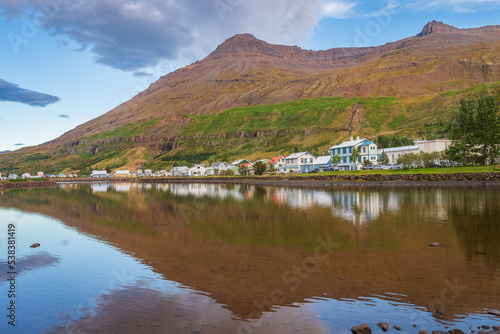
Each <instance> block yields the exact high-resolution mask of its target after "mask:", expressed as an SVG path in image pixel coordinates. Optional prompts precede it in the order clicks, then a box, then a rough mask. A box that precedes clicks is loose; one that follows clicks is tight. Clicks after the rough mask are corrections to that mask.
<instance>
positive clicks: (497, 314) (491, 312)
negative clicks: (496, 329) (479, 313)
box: [488, 311, 500, 317]
mask: <svg viewBox="0 0 500 334" xmlns="http://www.w3.org/2000/svg"><path fill="white" fill-rule="evenodd" d="M488 313H489V314H493V315H496V316H499V317H500V312H499V311H488Z"/></svg>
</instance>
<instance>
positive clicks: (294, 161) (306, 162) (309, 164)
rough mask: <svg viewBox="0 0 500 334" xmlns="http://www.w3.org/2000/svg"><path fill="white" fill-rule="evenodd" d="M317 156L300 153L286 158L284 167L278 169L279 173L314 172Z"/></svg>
mask: <svg viewBox="0 0 500 334" xmlns="http://www.w3.org/2000/svg"><path fill="white" fill-rule="evenodd" d="M315 159H316V156H315V155H313V154H311V153H309V152H299V153H294V154H292V155H289V156H288V157H286V158H285V164H284V166H281V167H279V168H278V173H285V174H287V173H306V172H309V171H311V170H313V163H314V160H315Z"/></svg>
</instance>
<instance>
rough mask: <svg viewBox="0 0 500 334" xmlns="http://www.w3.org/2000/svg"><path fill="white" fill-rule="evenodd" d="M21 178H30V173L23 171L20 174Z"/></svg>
mask: <svg viewBox="0 0 500 334" xmlns="http://www.w3.org/2000/svg"><path fill="white" fill-rule="evenodd" d="M21 178H22V179H31V174H30V173H24V174H23V175H21Z"/></svg>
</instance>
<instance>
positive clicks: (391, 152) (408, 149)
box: [379, 145, 420, 164]
mask: <svg viewBox="0 0 500 334" xmlns="http://www.w3.org/2000/svg"><path fill="white" fill-rule="evenodd" d="M419 150H420V149H419V147H418V146H417V145H409V146H398V147H390V148H381V149H379V153H380V154H382V153H385V154H387V158H388V159H389V163H390V164H397V163H398V159H399V157H400V156H402V155H404V154H409V153H415V154H417V153H418V152H419Z"/></svg>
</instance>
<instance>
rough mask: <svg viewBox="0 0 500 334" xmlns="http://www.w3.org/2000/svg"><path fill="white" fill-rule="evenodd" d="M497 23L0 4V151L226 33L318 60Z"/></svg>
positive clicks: (488, 8) (385, 3) (175, 7)
mask: <svg viewBox="0 0 500 334" xmlns="http://www.w3.org/2000/svg"><path fill="white" fill-rule="evenodd" d="M499 18H500V0H467V1H466V0H440V1H436V0H412V1H406V0H405V1H396V0H378V1H377V0H375V1H368V0H73V1H70V0H42V1H38V0H23V1H19V0H0V57H1V58H0V59H1V61H0V151H3V150H15V149H18V148H22V147H26V146H31V145H37V144H40V143H43V142H45V141H49V140H51V139H54V138H56V137H58V136H60V135H61V134H63V133H64V132H66V131H69V130H71V129H73V128H74V127H76V126H77V125H80V124H82V123H84V122H85V121H88V120H90V119H92V118H95V117H97V116H99V115H102V114H104V113H106V112H107V111H109V110H110V109H112V108H113V107H116V106H117V105H119V104H120V103H122V102H125V101H126V100H128V99H130V98H131V97H133V96H134V95H135V94H137V93H139V92H140V91H142V90H144V89H146V88H147V87H148V86H149V85H150V84H151V83H152V82H154V81H156V80H157V79H158V78H159V77H160V76H162V75H165V74H167V73H169V72H171V71H173V70H175V69H177V68H179V67H183V66H185V65H188V64H190V63H192V62H194V61H196V60H199V59H202V58H204V57H205V56H206V55H208V54H209V53H210V52H211V51H213V50H214V49H215V48H216V46H217V45H219V44H220V43H222V42H223V41H224V40H226V39H227V38H229V37H231V36H233V35H234V34H238V33H246V32H248V33H252V34H254V35H255V36H256V37H257V38H260V39H262V40H265V41H267V42H270V43H277V44H286V45H298V46H301V47H303V48H305V49H315V50H318V49H329V48H334V47H346V46H373V45H381V44H385V43H387V42H392V41H396V40H399V39H402V38H406V37H409V36H413V35H416V34H417V33H419V32H420V30H421V29H422V27H423V26H424V25H425V24H426V23H427V22H429V21H432V20H438V21H444V22H445V23H447V24H450V25H453V26H455V27H457V28H472V27H479V26H484V25H496V24H500V19H499Z"/></svg>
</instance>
